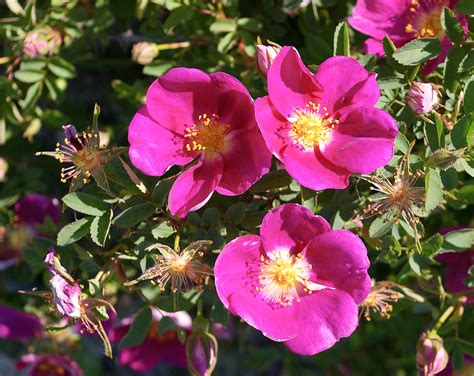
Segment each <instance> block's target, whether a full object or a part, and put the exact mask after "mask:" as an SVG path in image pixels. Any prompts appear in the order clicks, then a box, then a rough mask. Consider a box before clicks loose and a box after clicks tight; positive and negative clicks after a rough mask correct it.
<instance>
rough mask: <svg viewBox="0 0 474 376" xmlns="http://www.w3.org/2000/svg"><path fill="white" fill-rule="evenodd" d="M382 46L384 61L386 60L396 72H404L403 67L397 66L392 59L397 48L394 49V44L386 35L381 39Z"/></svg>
mask: <svg viewBox="0 0 474 376" xmlns="http://www.w3.org/2000/svg"><path fill="white" fill-rule="evenodd" d="M382 45H383V50H384V53H385V60H387V63H388V64H389V65H390V66H391V67H392V68H393V69H395V70H396V71H397V72H403V71H404V70H405V68H404V67H403V65H401V64H399V63H398V62H397V61H396V60H395V59H394V58H393V54H394V53H395V51H396V50H397V48H396V47H395V44H394V43H393V42H392V40H391V39H390V38H389V37H388V35H385V36H384V37H383V41H382Z"/></svg>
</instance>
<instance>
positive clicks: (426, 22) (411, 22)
mask: <svg viewBox="0 0 474 376" xmlns="http://www.w3.org/2000/svg"><path fill="white" fill-rule="evenodd" d="M433 3H435V4H433V5H435V7H432V8H431V9H430V10H429V11H425V10H423V9H422V8H421V7H420V4H419V2H418V1H412V2H411V5H412V6H411V7H410V14H409V15H408V23H407V25H406V26H405V31H406V32H407V33H409V34H414V35H415V37H416V38H438V39H441V38H443V37H444V31H443V27H442V25H441V11H442V7H443V6H447V4H446V2H445V1H439V0H434V1H433Z"/></svg>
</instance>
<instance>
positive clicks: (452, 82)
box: [443, 46, 464, 93]
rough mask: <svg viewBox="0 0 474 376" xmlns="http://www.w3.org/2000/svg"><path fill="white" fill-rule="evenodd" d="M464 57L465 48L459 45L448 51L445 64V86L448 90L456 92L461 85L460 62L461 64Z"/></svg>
mask: <svg viewBox="0 0 474 376" xmlns="http://www.w3.org/2000/svg"><path fill="white" fill-rule="evenodd" d="M463 58H464V50H463V49H462V48H461V47H459V46H454V47H453V48H451V50H450V51H449V52H448V56H447V57H446V62H445V64H444V72H443V78H444V81H443V83H444V88H445V89H446V90H447V91H448V92H453V93H454V92H455V91H456V89H457V87H458V86H459V73H458V69H459V64H461V61H462V59H463Z"/></svg>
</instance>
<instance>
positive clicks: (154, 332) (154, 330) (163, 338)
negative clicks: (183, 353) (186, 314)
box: [147, 320, 178, 343]
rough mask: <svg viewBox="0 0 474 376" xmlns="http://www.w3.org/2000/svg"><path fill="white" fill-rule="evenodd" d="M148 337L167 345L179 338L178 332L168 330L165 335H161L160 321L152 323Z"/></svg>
mask: <svg viewBox="0 0 474 376" xmlns="http://www.w3.org/2000/svg"><path fill="white" fill-rule="evenodd" d="M147 336H148V337H149V338H151V339H153V340H155V341H157V342H158V343H166V342H169V341H173V340H176V339H177V338H178V336H177V333H176V330H166V331H165V332H164V333H163V334H160V332H159V329H158V321H155V320H153V321H152V322H151V325H150V330H149V331H148V335H147Z"/></svg>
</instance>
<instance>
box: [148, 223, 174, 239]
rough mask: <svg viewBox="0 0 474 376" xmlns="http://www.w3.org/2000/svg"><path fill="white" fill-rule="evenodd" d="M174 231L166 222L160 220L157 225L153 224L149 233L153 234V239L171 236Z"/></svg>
mask: <svg viewBox="0 0 474 376" xmlns="http://www.w3.org/2000/svg"><path fill="white" fill-rule="evenodd" d="M175 232H176V230H175V229H174V228H173V226H171V225H170V224H169V223H168V222H161V223H160V224H159V225H158V226H155V227H154V228H153V230H151V235H153V237H154V238H155V239H164V238H167V237H169V236H171V235H172V234H174V233H175Z"/></svg>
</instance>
